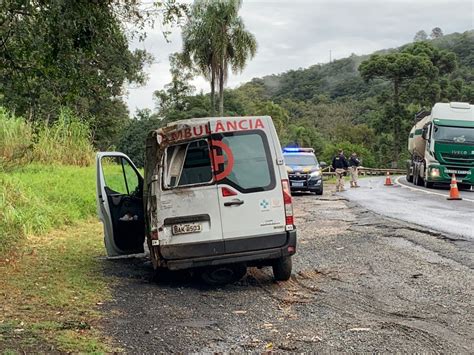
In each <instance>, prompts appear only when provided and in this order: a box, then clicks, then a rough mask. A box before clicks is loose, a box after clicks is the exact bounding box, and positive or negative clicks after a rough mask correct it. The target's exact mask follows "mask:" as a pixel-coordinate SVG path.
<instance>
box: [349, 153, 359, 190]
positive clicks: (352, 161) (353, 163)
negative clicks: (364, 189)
mask: <svg viewBox="0 0 474 355" xmlns="http://www.w3.org/2000/svg"><path fill="white" fill-rule="evenodd" d="M359 166H360V160H359V158H358V157H357V154H356V153H355V152H354V153H352V154H351V157H350V158H349V171H350V173H351V187H360V186H359V185H357V178H358V177H359Z"/></svg>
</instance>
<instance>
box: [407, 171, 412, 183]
mask: <svg viewBox="0 0 474 355" xmlns="http://www.w3.org/2000/svg"><path fill="white" fill-rule="evenodd" d="M407 181H408V182H413V175H410V169H408V170H407Z"/></svg>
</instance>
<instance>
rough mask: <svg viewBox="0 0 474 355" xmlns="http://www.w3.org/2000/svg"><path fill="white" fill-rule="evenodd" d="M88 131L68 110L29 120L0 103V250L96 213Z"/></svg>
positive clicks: (91, 149)
mask: <svg viewBox="0 0 474 355" xmlns="http://www.w3.org/2000/svg"><path fill="white" fill-rule="evenodd" d="M93 153H94V149H93V147H92V144H91V141H90V130H89V127H88V125H87V124H86V123H84V122H81V121H80V120H79V119H78V118H77V117H75V116H74V115H73V114H72V112H71V111H69V110H67V109H64V110H62V111H61V113H60V115H59V117H58V118H57V120H56V121H55V122H54V123H53V124H51V125H48V124H47V123H37V124H33V123H31V122H28V121H26V120H25V119H23V118H21V117H15V116H14V115H12V114H10V113H9V112H8V111H7V110H5V109H4V108H2V107H0V253H1V252H3V251H6V250H7V249H8V248H9V246H11V245H12V244H13V242H15V241H17V240H21V239H22V238H24V237H25V236H26V235H28V234H35V233H45V232H47V231H49V230H51V229H53V228H55V227H59V226H61V225H63V224H68V223H72V222H75V221H77V220H80V219H82V218H85V217H88V216H91V215H93V214H94V211H95V198H94V188H95V173H94V169H93V167H92V166H90V165H91V163H92V161H93Z"/></svg>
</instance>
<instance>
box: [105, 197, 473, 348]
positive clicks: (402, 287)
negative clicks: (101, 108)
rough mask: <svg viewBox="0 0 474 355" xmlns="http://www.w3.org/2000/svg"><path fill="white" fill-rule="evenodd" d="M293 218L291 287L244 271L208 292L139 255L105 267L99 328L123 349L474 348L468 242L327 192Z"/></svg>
mask: <svg viewBox="0 0 474 355" xmlns="http://www.w3.org/2000/svg"><path fill="white" fill-rule="evenodd" d="M295 212H296V216H297V228H298V252H297V254H296V255H295V257H294V259H293V267H294V270H293V276H292V278H291V280H290V281H288V282H280V283H276V282H274V281H273V279H272V273H271V269H261V270H258V269H249V271H248V273H247V276H246V277H245V278H244V279H243V280H242V281H240V282H238V283H237V284H233V285H228V286H225V287H220V288H211V287H208V286H206V285H205V284H204V283H202V282H201V281H199V280H197V279H196V278H193V277H191V276H190V275H189V274H188V273H170V274H168V275H165V276H164V277H163V278H162V280H161V281H153V279H152V276H151V275H152V268H151V265H150V263H149V262H148V261H147V260H145V259H128V260H115V261H104V265H105V266H104V268H105V272H106V274H108V275H111V276H112V275H113V276H115V277H118V278H119V280H120V281H119V282H118V284H117V286H116V288H115V290H114V301H113V302H110V303H107V304H105V305H104V306H103V307H104V308H103V311H104V312H106V314H107V315H108V316H106V320H105V321H104V323H103V331H104V332H105V333H106V334H107V335H108V336H111V337H113V339H114V340H115V341H116V345H117V346H118V347H120V348H122V349H124V350H125V351H127V352H147V353H148V352H191V351H200V352H221V351H239V352H241V351H255V352H262V351H271V350H273V351H279V352H281V351H292V352H293V351H294V352H303V351H304V352H308V351H357V352H374V351H378V352H383V351H390V352H394V351H400V352H422V351H423V352H424V351H429V352H443V353H472V352H473V351H474V347H473V344H474V312H473V310H474V307H473V300H474V297H473V293H474V292H473V284H474V283H473V281H474V278H473V267H474V258H473V250H474V249H473V245H472V243H470V242H468V241H463V240H451V239H450V238H449V236H446V235H442V234H439V233H436V232H431V231H424V230H422V229H421V228H420V227H416V226H414V225H410V224H407V223H402V222H399V221H394V220H389V219H386V218H382V217H380V216H378V215H375V214H373V213H372V212H368V211H367V210H364V209H363V208H361V207H358V206H356V205H353V204H351V203H350V202H348V201H345V200H343V199H341V198H339V197H337V196H332V195H330V194H325V195H324V196H322V197H316V196H314V195H301V196H297V197H295Z"/></svg>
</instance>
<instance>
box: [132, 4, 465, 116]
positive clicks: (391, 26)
mask: <svg viewBox="0 0 474 355" xmlns="http://www.w3.org/2000/svg"><path fill="white" fill-rule="evenodd" d="M240 14H241V16H242V17H243V19H244V22H245V24H246V26H247V28H248V30H250V31H251V32H252V33H253V34H254V35H255V36H256V38H257V41H258V52H257V55H256V56H255V58H254V59H253V60H252V61H250V62H249V64H248V66H247V67H246V68H245V70H244V71H243V72H242V73H240V74H238V75H230V77H229V81H228V86H230V87H235V86H237V85H239V84H241V83H244V82H246V81H249V80H250V79H252V78H254V77H261V76H264V75H269V74H278V73H281V72H284V71H287V70H290V69H298V68H304V67H308V66H310V65H313V64H316V63H325V62H328V61H329V52H330V51H331V56H332V58H333V59H338V58H344V57H347V56H349V55H351V54H352V53H355V54H369V53H372V52H374V51H376V50H379V49H384V48H393V47H397V46H400V45H402V44H405V43H407V42H410V41H412V39H413V36H414V35H415V33H416V32H417V31H418V30H420V29H424V30H425V31H426V32H427V33H428V34H429V33H430V32H431V29H432V28H434V27H441V28H442V30H443V32H444V33H445V34H447V33H452V32H464V31H466V30H469V29H472V28H474V23H473V18H474V16H473V2H472V1H471V0H452V1H449V0H445V1H444V0H389V1H380V0H363V1H359V0H317V1H316V0H315V1H309V0H307V1H303V0H300V1H291V2H290V1H285V0H282V1H270V0H258V1H250V0H249V1H245V0H244V3H243V6H242V9H241V12H240ZM170 40H171V43H167V42H166V41H165V39H164V38H163V35H162V34H161V32H160V30H159V29H154V30H150V32H149V35H148V38H147V39H146V40H145V42H143V43H132V47H135V48H145V49H147V50H149V51H150V52H151V53H152V54H153V55H154V56H155V58H156V63H155V64H153V65H152V66H151V67H149V68H147V72H148V73H149V77H150V80H149V81H148V83H147V85H146V86H144V87H141V88H131V89H130V90H129V95H128V98H127V101H128V105H129V108H130V111H131V112H132V113H133V112H134V111H135V109H136V108H145V107H148V108H153V106H154V103H153V99H152V94H153V91H155V90H158V89H162V88H163V86H164V85H165V84H166V83H168V82H169V81H170V79H171V76H170V75H169V72H168V71H169V63H168V55H169V54H171V53H173V52H176V51H179V50H180V49H181V37H180V32H179V29H175V30H174V31H173V33H172V35H171V37H170ZM193 85H195V86H196V88H197V89H198V91H199V90H204V91H205V92H207V91H208V90H209V89H208V84H207V83H206V81H205V80H204V79H203V78H197V79H196V80H195V81H194V82H193Z"/></svg>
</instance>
